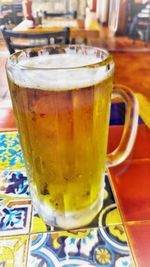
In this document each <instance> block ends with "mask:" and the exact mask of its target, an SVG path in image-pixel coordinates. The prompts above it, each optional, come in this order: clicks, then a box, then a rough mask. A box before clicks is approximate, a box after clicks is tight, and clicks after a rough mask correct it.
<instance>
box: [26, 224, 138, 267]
mask: <svg viewBox="0 0 150 267" xmlns="http://www.w3.org/2000/svg"><path fill="white" fill-rule="evenodd" d="M116 231H117V232H116V237H115V238H114V239H113V240H112V238H111V237H112V236H111V234H112V232H113V230H112V226H110V227H108V228H107V230H105V232H107V239H105V234H104V233H103V232H102V231H100V230H98V229H95V228H91V229H81V230H76V231H68V232H67V231H64V232H63V231H60V232H51V233H39V234H33V235H31V242H30V247H29V257H28V265H27V266H28V267H33V266H34V267H35V266H39V267H40V266H41V267H42V266H51V267H55V266H61V267H67V266H68V267H70V266H105V267H112V266H113V267H124V266H126V267H129V266H131V264H132V266H134V263H133V260H132V257H131V255H130V251H129V248H128V246H127V243H126V236H125V232H124V229H123V226H122V229H121V231H120V229H118V230H116Z"/></svg>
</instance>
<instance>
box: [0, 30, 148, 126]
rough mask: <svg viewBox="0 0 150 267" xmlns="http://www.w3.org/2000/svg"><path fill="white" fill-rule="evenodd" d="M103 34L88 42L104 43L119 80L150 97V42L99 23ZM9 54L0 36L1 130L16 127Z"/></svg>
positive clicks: (116, 78)
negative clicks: (111, 30) (116, 32)
mask: <svg viewBox="0 0 150 267" xmlns="http://www.w3.org/2000/svg"><path fill="white" fill-rule="evenodd" d="M99 28H100V37H99V38H98V39H91V40H88V45H91V46H97V47H103V48H106V49H108V50H109V51H111V52H112V54H113V57H114V61H115V65H116V68H115V82H117V83H122V84H125V85H127V86H129V87H131V88H133V91H135V92H142V91H143V90H144V91H146V93H147V95H148V96H149V97H150V88H149V84H150V75H149V66H150V44H148V45H147V46H146V47H145V45H144V42H143V41H136V42H135V43H133V41H132V40H130V39H129V38H128V37H125V36H120V37H114V36H112V35H110V33H109V31H108V28H107V27H104V26H102V25H99ZM8 56H9V53H8V50H7V47H6V46H5V43H4V41H3V39H2V37H1V36H0V130H3V129H6V130H10V129H15V128H16V124H15V119H14V116H13V112H12V107H11V101H10V95H9V90H8V84H7V78H6V72H5V64H6V60H7V57H8Z"/></svg>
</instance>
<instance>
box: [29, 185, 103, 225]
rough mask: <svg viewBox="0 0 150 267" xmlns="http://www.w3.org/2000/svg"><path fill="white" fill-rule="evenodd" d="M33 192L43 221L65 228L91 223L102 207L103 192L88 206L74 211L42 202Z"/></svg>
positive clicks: (34, 201) (35, 203)
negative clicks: (64, 210)
mask: <svg viewBox="0 0 150 267" xmlns="http://www.w3.org/2000/svg"><path fill="white" fill-rule="evenodd" d="M31 192H32V200H33V204H34V206H35V207H36V209H37V211H38V213H39V215H40V216H41V217H42V219H43V221H44V222H45V223H46V224H48V225H50V226H55V227H59V228H63V229H76V228H80V227H82V226H85V225H87V224H89V223H90V222H91V221H92V220H93V219H94V217H95V216H96V215H97V213H98V212H99V211H100V209H101V207H102V202H103V201H102V200H103V192H101V193H100V195H99V197H98V199H97V200H96V201H95V202H94V203H93V204H92V205H91V206H90V207H88V208H86V209H82V210H80V211H73V212H68V211H67V212H60V211H58V210H55V209H54V208H53V207H50V206H49V205H48V204H47V203H46V202H41V201H40V200H39V199H38V197H37V195H36V194H35V192H34V191H33V190H31Z"/></svg>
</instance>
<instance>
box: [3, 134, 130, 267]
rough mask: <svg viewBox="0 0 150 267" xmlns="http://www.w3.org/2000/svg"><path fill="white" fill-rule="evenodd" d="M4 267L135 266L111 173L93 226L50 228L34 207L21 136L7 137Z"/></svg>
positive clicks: (4, 170)
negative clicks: (21, 146)
mask: <svg viewBox="0 0 150 267" xmlns="http://www.w3.org/2000/svg"><path fill="white" fill-rule="evenodd" d="M0 266H9V267H14V266H15V267H17V266H22V267H24V266H28V267H46V266H50V267H53V266H54V267H59V266H61V267H67V266H69V267H75V266H103V267H133V266H135V265H134V262H133V259H132V255H131V252H130V249H129V246H128V242H127V237H126V234H125V229H124V225H123V223H122V221H121V217H120V214H119V211H118V209H117V206H116V203H115V200H114V197H113V194H112V191H111V188H110V184H109V180H108V176H107V174H106V178H105V194H104V201H103V208H102V210H101V212H100V214H99V215H98V216H97V218H96V219H95V220H94V221H93V222H92V223H91V224H90V225H89V226H88V227H85V228H82V229H79V230H74V231H59V230H57V229H54V228H50V227H49V226H47V225H45V223H44V222H43V221H42V219H41V218H40V217H39V216H38V214H37V212H36V210H34V209H33V206H32V201H31V197H30V192H29V186H28V180H27V177H26V172H25V168H24V161H23V157H22V152H21V148H20V144H19V139H18V134H17V133H16V132H13V133H1V134H0Z"/></svg>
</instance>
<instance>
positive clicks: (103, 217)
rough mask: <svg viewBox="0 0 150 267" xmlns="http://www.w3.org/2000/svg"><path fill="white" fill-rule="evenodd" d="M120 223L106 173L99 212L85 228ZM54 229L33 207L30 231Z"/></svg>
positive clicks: (38, 231) (37, 231)
mask: <svg viewBox="0 0 150 267" xmlns="http://www.w3.org/2000/svg"><path fill="white" fill-rule="evenodd" d="M114 224H115V225H116V224H122V221H121V217H120V213H119V211H118V209H117V206H116V204H115V200H114V197H113V194H112V190H111V187H110V183H109V179H108V176H107V174H106V175H105V190H104V200H103V206H102V209H101V211H100V213H99V214H98V215H97V216H96V218H95V219H94V220H93V221H92V222H91V223H90V224H89V225H88V226H87V228H91V227H98V226H99V227H105V226H109V225H114ZM50 230H51V231H54V230H57V231H58V228H55V227H50V226H48V225H46V224H45V223H44V221H43V220H42V218H41V217H40V216H39V215H38V212H37V211H36V209H35V208H34V209H33V214H32V226H31V232H32V233H40V232H41V233H42V232H47V231H50Z"/></svg>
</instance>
